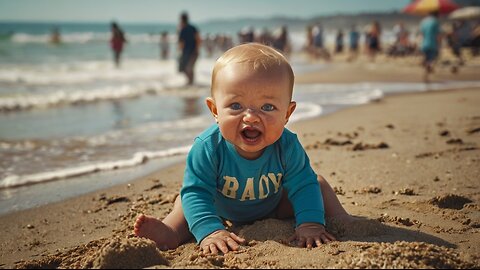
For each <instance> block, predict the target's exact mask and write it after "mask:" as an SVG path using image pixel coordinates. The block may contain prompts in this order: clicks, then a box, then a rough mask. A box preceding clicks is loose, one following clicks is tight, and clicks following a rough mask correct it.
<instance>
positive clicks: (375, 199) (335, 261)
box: [0, 58, 480, 268]
mask: <svg viewBox="0 0 480 270" xmlns="http://www.w3.org/2000/svg"><path fill="white" fill-rule="evenodd" d="M417 61H418V58H409V59H407V60H405V61H404V60H395V61H393V60H391V61H382V59H381V58H379V59H377V61H376V62H375V63H370V62H368V61H359V62H355V63H353V64H349V63H347V62H344V61H339V63H338V64H335V65H334V66H333V67H332V68H330V69H329V70H328V71H312V72H309V73H306V74H303V75H301V76H297V78H296V83H297V84H313V83H327V82H328V83H357V82H362V81H369V82H399V81H400V82H402V81H404V82H422V77H421V75H420V74H421V73H420V71H421V69H420V67H419V66H418V62H417ZM477 62H478V61H476V62H473V63H474V64H471V65H467V66H466V67H464V68H462V70H461V71H460V73H459V74H451V73H450V72H449V70H448V68H443V69H442V68H439V69H438V70H436V73H435V75H434V76H433V77H432V80H433V81H434V82H440V83H441V82H442V81H450V80H460V81H474V80H476V79H478V78H476V77H477V76H478V71H479V67H478V64H477ZM479 104H480V88H478V87H473V88H468V87H466V88H461V89H460V88H459V89H450V90H441V91H436V90H435V91H433V90H432V91H422V92H417V93H400V94H395V95H388V96H386V97H383V98H380V99H377V100H375V101H373V102H370V103H367V104H362V105H357V106H353V107H349V108H346V109H342V110H339V111H336V112H335V113H331V114H326V115H323V116H321V117H315V118H310V119H307V120H303V121H298V122H295V123H292V124H289V126H288V128H289V129H290V130H292V131H293V132H295V133H297V135H298V137H299V139H300V141H301V143H302V145H303V146H304V147H305V149H306V150H307V154H308V155H309V157H310V161H311V165H312V167H313V168H314V170H315V171H316V172H317V173H318V174H321V175H322V176H324V177H325V178H326V179H327V181H328V182H329V183H330V185H331V186H332V187H333V188H334V190H335V191H336V193H337V195H338V198H339V199H340V202H341V203H342V205H343V206H344V208H345V209H346V210H347V211H348V212H349V213H350V214H351V215H354V216H356V217H358V220H357V221H356V222H354V223H352V224H339V223H338V222H336V221H335V220H329V221H328V222H327V230H328V231H329V232H331V233H332V234H333V235H335V237H337V239H338V241H336V242H332V243H329V244H325V245H322V246H320V247H317V248H313V249H305V248H298V247H295V246H292V245H290V244H289V243H288V242H287V241H286V239H288V238H289V237H290V235H291V234H292V233H293V231H294V229H293V220H275V219H266V220H261V221H257V222H255V223H253V224H251V225H245V226H241V227H238V228H233V230H234V231H235V232H237V233H238V234H239V235H240V236H242V237H244V238H246V240H247V242H246V244H245V245H243V246H242V247H241V249H240V250H239V251H235V252H229V253H227V254H225V255H215V256H214V255H209V256H205V255H202V254H201V252H200V249H199V247H198V246H197V245H196V244H195V243H194V242H193V241H192V242H189V243H186V244H184V245H182V246H180V247H179V248H177V249H175V250H170V251H159V250H158V249H156V248H155V244H154V243H153V242H152V241H150V240H146V239H140V238H137V237H135V236H134V235H133V233H132V230H133V223H134V221H135V218H136V217H137V216H138V215H139V214H140V213H144V214H147V215H153V216H156V217H159V218H163V217H164V216H166V215H167V214H168V213H169V211H170V210H171V208H172V206H173V202H174V200H175V197H176V196H177V195H178V192H179V189H180V187H181V184H182V178H183V171H184V168H185V166H184V164H183V162H180V163H178V164H175V165H172V166H169V167H167V168H164V169H161V170H158V171H155V172H154V173H152V174H149V175H147V176H144V177H140V178H137V179H134V180H132V181H129V182H127V183H124V184H120V185H116V186H113V187H109V188H107V189H102V190H99V191H95V192H91V193H88V194H85V195H81V196H77V197H74V198H70V199H66V200H62V201H59V202H55V203H51V204H47V205H43V206H40V207H37V208H32V209H27V210H22V211H17V212H12V213H8V214H6V215H3V216H0V226H1V227H2V228H3V233H2V234H1V235H0V243H1V244H0V249H1V252H0V267H4V268H11V267H14V268H15V267H16V268H38V267H44V268H45V267H47V268H146V267H149V268H478V267H480V264H479V256H478V254H480V238H479V237H478V234H479V231H480V205H479V202H480V187H479V185H478V176H479V175H480V148H479V145H480V111H479V110H478V105H479Z"/></svg>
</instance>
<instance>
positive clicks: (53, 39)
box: [50, 26, 62, 45]
mask: <svg viewBox="0 0 480 270" xmlns="http://www.w3.org/2000/svg"><path fill="white" fill-rule="evenodd" d="M61 42H62V39H61V37H60V30H59V29H58V27H56V26H55V27H53V28H52V32H51V34H50V43H52V44H55V45H58V44H60V43H61Z"/></svg>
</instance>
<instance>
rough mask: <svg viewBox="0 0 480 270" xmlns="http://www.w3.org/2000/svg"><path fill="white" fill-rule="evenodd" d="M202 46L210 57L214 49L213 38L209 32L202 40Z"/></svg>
mask: <svg viewBox="0 0 480 270" xmlns="http://www.w3.org/2000/svg"><path fill="white" fill-rule="evenodd" d="M203 46H204V47H205V51H206V52H207V57H209V58H210V57H212V56H213V52H214V51H215V38H214V37H213V36H212V35H211V34H207V35H206V36H205V39H204V41H203Z"/></svg>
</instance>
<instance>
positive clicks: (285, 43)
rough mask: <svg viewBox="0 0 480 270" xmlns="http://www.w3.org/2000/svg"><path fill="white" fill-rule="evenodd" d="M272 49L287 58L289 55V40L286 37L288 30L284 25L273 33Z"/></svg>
mask: <svg viewBox="0 0 480 270" xmlns="http://www.w3.org/2000/svg"><path fill="white" fill-rule="evenodd" d="M272 47H273V48H275V49H277V50H278V51H280V52H281V53H283V55H285V56H287V57H288V56H289V55H290V52H291V49H290V40H289V37H288V28H287V26H286V25H283V26H282V27H281V28H280V31H278V32H277V33H275V35H274V37H273V42H272Z"/></svg>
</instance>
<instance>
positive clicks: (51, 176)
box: [0, 145, 191, 188]
mask: <svg viewBox="0 0 480 270" xmlns="http://www.w3.org/2000/svg"><path fill="white" fill-rule="evenodd" d="M190 148H191V146H190V145H189V146H182V147H176V148H170V149H167V150H162V151H156V152H137V153H135V154H134V155H133V156H132V158H130V159H124V160H117V161H108V162H101V163H97V164H90V165H85V166H79V167H73V168H67V169H63V170H57V171H53V172H43V173H36V174H29V175H9V176H7V177H6V178H4V179H3V180H2V181H1V182H0V188H10V187H18V186H23V185H29V184H36V183H41V182H46V181H52V180H56V179H63V178H68V177H74V176H79V175H83V174H88V173H94V172H100V171H107V170H117V169H122V168H129V167H133V166H138V165H140V164H143V163H145V162H147V160H149V159H154V158H162V157H171V156H175V155H182V154H187V153H188V151H189V150H190Z"/></svg>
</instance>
